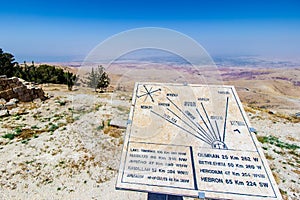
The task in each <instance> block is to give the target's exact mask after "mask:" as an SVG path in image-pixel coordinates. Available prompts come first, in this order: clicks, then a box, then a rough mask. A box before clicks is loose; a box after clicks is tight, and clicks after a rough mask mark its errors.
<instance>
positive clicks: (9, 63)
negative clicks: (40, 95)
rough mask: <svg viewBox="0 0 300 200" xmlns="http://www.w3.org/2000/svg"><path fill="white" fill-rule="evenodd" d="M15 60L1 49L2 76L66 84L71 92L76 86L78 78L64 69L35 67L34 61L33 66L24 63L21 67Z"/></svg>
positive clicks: (0, 66) (0, 71)
mask: <svg viewBox="0 0 300 200" xmlns="http://www.w3.org/2000/svg"><path fill="white" fill-rule="evenodd" d="M14 60H15V59H14V56H13V55H12V54H10V53H4V52H3V51H2V49H1V48H0V75H6V76H7V77H12V76H16V77H19V78H22V79H24V80H26V81H30V82H35V83H39V84H40V83H56V84H66V85H68V89H69V90H72V87H73V85H74V84H75V81H76V78H77V76H76V75H74V74H73V73H71V72H69V71H64V70H63V69H62V68H59V67H55V66H52V65H46V64H42V65H39V66H35V65H34V62H33V61H32V63H31V65H27V63H26V62H24V66H20V65H19V64H18V63H17V62H14Z"/></svg>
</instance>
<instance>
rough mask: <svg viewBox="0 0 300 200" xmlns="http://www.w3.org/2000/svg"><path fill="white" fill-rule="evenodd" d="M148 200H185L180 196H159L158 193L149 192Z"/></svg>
mask: <svg viewBox="0 0 300 200" xmlns="http://www.w3.org/2000/svg"><path fill="white" fill-rule="evenodd" d="M147 200H183V198H182V197H180V196H174V195H167V194H157V193H150V192H149V193H148V198H147Z"/></svg>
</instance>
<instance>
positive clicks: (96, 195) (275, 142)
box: [0, 84, 300, 200]
mask: <svg viewBox="0 0 300 200" xmlns="http://www.w3.org/2000/svg"><path fill="white" fill-rule="evenodd" d="M43 89H44V91H45V93H47V94H48V96H49V97H50V98H49V99H47V100H45V101H41V100H38V99H37V100H34V101H33V102H29V103H18V104H17V107H16V108H13V109H11V110H10V115H9V116H3V117H1V118H0V160H1V162H0V199H116V200H118V199H146V194H145V193H139V192H130V191H116V190H115V182H116V175H117V170H118V166H119V158H120V153H121V148H122V144H123V133H124V130H125V129H124V128H123V126H124V122H125V120H126V119H127V115H128V112H129V106H130V103H131V92H124V91H117V92H114V93H102V94H99V93H95V92H94V91H93V90H91V89H89V88H84V87H75V88H74V90H73V91H67V88H66V86H61V85H52V84H51V85H43ZM241 95H242V93H241ZM244 106H245V110H246V112H247V114H248V115H249V119H250V122H251V123H252V126H253V127H254V128H255V129H256V130H257V137H258V140H259V141H260V142H261V144H262V147H263V149H264V153H265V155H266V157H267V159H268V161H269V164H270V167H271V169H272V172H273V175H274V177H275V179H276V181H277V183H278V185H279V188H280V190H281V193H282V195H283V198H284V199H295V200H296V199H300V187H299V185H300V170H299V168H300V123H299V122H300V120H299V118H297V117H295V116H291V115H290V114H284V113H282V112H281V111H280V112H279V111H277V110H276V109H275V108H273V107H272V109H271V110H270V109H269V108H263V107H261V106H260V107H259V106H255V104H253V103H252V104H248V103H247V102H244ZM294 111H295V110H291V113H292V112H294ZM115 119H118V120H115ZM112 120H113V122H114V123H115V124H116V126H112V123H111V122H112Z"/></svg>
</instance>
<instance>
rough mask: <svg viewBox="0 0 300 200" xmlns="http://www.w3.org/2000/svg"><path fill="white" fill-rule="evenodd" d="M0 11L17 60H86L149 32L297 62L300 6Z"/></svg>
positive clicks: (1, 29)
mask: <svg viewBox="0 0 300 200" xmlns="http://www.w3.org/2000/svg"><path fill="white" fill-rule="evenodd" d="M0 5H1V6H0V19H1V21H0V22H1V23H0V24H1V26H0V48H2V49H3V50H4V51H8V52H11V53H13V54H14V55H15V56H16V58H17V60H18V61H19V62H23V60H27V61H31V60H35V61H38V62H39V61H55V60H56V61H67V60H74V59H83V58H84V57H85V55H86V54H87V53H88V52H89V51H91V50H92V49H93V48H94V47H95V46H96V45H97V44H99V43H100V42H101V41H103V40H104V39H106V38H107V37H110V36H111V35H113V34H117V33H119V32H121V31H125V30H128V29H132V28H139V27H149V26H151V27H164V28H170V29H174V30H176V31H179V32H182V33H184V34H186V35H188V36H190V37H192V38H194V39H195V40H196V41H198V42H199V43H200V44H201V45H202V46H203V47H204V48H205V49H206V50H207V51H208V52H209V53H210V54H211V55H260V56H266V57H273V58H297V57H298V58H299V56H300V1H298V0H294V1H292V0H284V1H275V0H264V1H263V0H260V1H256V0H251V1H242V0H239V1H234V0H231V1H225V0H205V1H201V0H195V1H188V0H181V1H163V0H145V1H143V0H139V1H113V0H110V1H109V0H106V1H100V0H98V1H94V0H92V1H66V0H60V1H57V0H51V1H41V0H39V1H30V0H27V1H18V0H14V1H3V0H1V1H0ZM178 45H180V44H178Z"/></svg>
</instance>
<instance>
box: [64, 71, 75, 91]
mask: <svg viewBox="0 0 300 200" xmlns="http://www.w3.org/2000/svg"><path fill="white" fill-rule="evenodd" d="M65 78H66V80H67V85H68V90H70V91H72V88H73V86H74V84H75V81H76V78H77V76H76V75H75V74H72V73H71V72H69V71H68V72H65Z"/></svg>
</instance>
